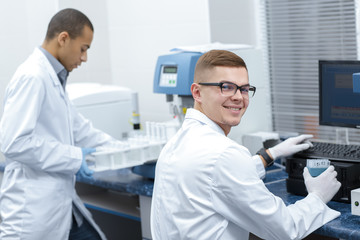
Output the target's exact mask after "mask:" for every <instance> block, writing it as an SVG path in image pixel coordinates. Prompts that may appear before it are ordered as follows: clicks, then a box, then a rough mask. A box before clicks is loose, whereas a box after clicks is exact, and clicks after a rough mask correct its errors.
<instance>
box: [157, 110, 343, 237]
mask: <svg viewBox="0 0 360 240" xmlns="http://www.w3.org/2000/svg"><path fill="white" fill-rule="evenodd" d="M259 166H262V163H261V160H260V158H259V157H258V156H257V157H251V155H250V153H249V151H248V150H247V149H246V148H245V147H243V146H241V145H239V144H237V143H236V142H234V141H232V140H231V139H229V138H227V137H226V136H225V135H224V132H223V130H222V129H221V128H220V127H219V126H218V125H217V124H216V123H214V122H213V121H211V120H210V119H209V118H207V117H206V116H205V115H204V114H202V113H201V112H199V111H197V110H195V109H188V111H187V113H186V117H185V121H184V123H183V125H182V127H181V129H180V130H179V131H178V132H177V134H176V135H175V136H174V137H173V138H172V139H171V140H170V141H169V142H168V143H167V145H166V146H165V147H164V149H163V150H162V152H161V154H160V157H159V159H158V161H157V166H156V173H155V184H154V191H153V198H152V206H151V232H152V237H153V239H154V240H160V239H166V240H169V239H174V240H175V239H182V240H185V239H194V240H195V239H196V240H200V239H206V240H210V239H224V240H232V239H248V238H249V231H250V232H252V233H254V234H256V235H257V236H259V237H261V238H263V239H267V240H268V239H301V238H303V237H305V236H306V235H307V234H309V233H311V232H312V231H314V230H315V229H317V228H319V227H320V226H322V225H323V224H325V223H326V222H328V221H330V220H332V219H334V218H336V217H337V216H339V215H340V213H339V212H337V211H334V210H331V209H330V208H328V207H327V206H326V204H324V203H323V202H322V201H321V200H320V199H319V198H318V197H317V196H316V195H314V194H309V195H308V196H307V197H306V198H304V199H302V200H300V201H298V202H297V203H295V204H294V205H290V206H285V204H284V202H283V201H282V200H281V199H280V198H279V197H276V196H274V195H273V194H272V193H271V192H270V191H269V190H268V189H267V188H266V187H265V184H264V182H263V181H262V180H261V179H260V175H262V174H259V169H260V168H259ZM262 168H264V167H263V166H262Z"/></svg>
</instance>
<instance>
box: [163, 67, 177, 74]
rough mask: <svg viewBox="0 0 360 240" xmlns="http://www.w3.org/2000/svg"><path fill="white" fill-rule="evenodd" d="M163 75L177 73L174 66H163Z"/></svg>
mask: <svg viewBox="0 0 360 240" xmlns="http://www.w3.org/2000/svg"><path fill="white" fill-rule="evenodd" d="M163 73H177V67H176V66H164V70H163Z"/></svg>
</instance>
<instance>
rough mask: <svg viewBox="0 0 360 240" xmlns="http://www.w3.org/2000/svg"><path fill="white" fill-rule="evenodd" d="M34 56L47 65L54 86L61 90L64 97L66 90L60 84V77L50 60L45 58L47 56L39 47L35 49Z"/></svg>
mask: <svg viewBox="0 0 360 240" xmlns="http://www.w3.org/2000/svg"><path fill="white" fill-rule="evenodd" d="M34 54H35V55H36V56H37V57H38V59H39V60H40V61H41V62H42V63H43V64H44V65H45V67H46V69H47V71H48V72H49V75H50V78H51V80H52V82H53V84H54V86H56V87H57V88H58V89H59V91H60V94H61V96H62V97H64V89H63V87H62V85H61V83H60V80H59V77H58V76H57V74H56V72H55V70H54V67H53V66H52V65H51V63H50V62H49V59H48V58H47V57H46V56H45V54H44V53H43V52H42V51H41V50H40V49H39V48H38V47H37V48H35V50H34Z"/></svg>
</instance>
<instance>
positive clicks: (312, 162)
mask: <svg viewBox="0 0 360 240" xmlns="http://www.w3.org/2000/svg"><path fill="white" fill-rule="evenodd" d="M329 166H330V161H329V159H307V160H306V167H307V169H308V170H309V173H310V175H311V176H312V177H317V176H319V175H320V174H321V173H322V172H324V171H325V170H326V169H327V168H328V167H329Z"/></svg>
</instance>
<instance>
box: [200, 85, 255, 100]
mask: <svg viewBox="0 0 360 240" xmlns="http://www.w3.org/2000/svg"><path fill="white" fill-rule="evenodd" d="M198 84H199V85H203V86H216V87H220V91H221V93H222V94H223V88H222V86H223V85H224V84H232V85H235V86H236V90H235V92H234V94H233V95H231V97H232V96H234V95H235V94H236V92H237V91H238V90H240V93H241V95H242V91H241V90H242V88H244V87H249V90H250V88H252V89H253V90H254V92H253V94H252V96H250V95H249V94H248V96H249V98H252V97H253V96H254V95H255V92H256V87H254V86H251V85H250V84H245V85H241V86H238V85H237V84H235V83H232V82H218V83H208V82H201V83H198ZM229 97H230V96H229Z"/></svg>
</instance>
